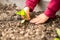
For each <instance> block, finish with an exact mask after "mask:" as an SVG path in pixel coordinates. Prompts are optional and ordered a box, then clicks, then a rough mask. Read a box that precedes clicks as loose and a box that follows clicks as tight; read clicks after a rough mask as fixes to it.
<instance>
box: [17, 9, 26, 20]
mask: <svg viewBox="0 0 60 40" xmlns="http://www.w3.org/2000/svg"><path fill="white" fill-rule="evenodd" d="M16 14H17V15H21V16H23V17H24V18H25V19H26V18H27V17H26V16H27V15H26V13H25V11H24V10H21V11H18V12H16Z"/></svg>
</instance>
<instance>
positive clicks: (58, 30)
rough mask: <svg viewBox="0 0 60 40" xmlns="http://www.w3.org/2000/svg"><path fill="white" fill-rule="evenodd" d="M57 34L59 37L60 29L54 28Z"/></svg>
mask: <svg viewBox="0 0 60 40" xmlns="http://www.w3.org/2000/svg"><path fill="white" fill-rule="evenodd" d="M56 32H57V34H58V36H59V37H60V29H56Z"/></svg>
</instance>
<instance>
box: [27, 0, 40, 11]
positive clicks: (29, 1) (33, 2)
mask: <svg viewBox="0 0 60 40" xmlns="http://www.w3.org/2000/svg"><path fill="white" fill-rule="evenodd" d="M39 1H40V0H26V6H28V7H30V11H33V9H34V8H35V6H36V5H37V3H38V2H39Z"/></svg>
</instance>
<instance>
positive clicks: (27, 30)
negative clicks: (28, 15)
mask: <svg viewBox="0 0 60 40" xmlns="http://www.w3.org/2000/svg"><path fill="white" fill-rule="evenodd" d="M16 11H17V10H16V5H15V4H14V5H13V4H10V5H7V4H5V5H2V4H1V3H0V40H53V39H54V37H57V34H56V31H55V30H56V28H60V16H58V15H57V16H56V17H55V18H54V19H49V20H48V21H47V22H46V23H44V24H38V25H35V24H31V23H29V22H28V21H27V22H25V23H23V24H21V22H20V21H21V18H20V16H18V15H16V14H15V12H16ZM37 13H41V12H32V14H34V16H36V15H38V14H37ZM32 17H33V16H32Z"/></svg>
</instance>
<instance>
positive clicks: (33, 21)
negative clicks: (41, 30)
mask: <svg viewBox="0 0 60 40" xmlns="http://www.w3.org/2000/svg"><path fill="white" fill-rule="evenodd" d="M39 20H40V19H38V18H34V19H32V20H31V21H30V23H36V22H37V21H39Z"/></svg>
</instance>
